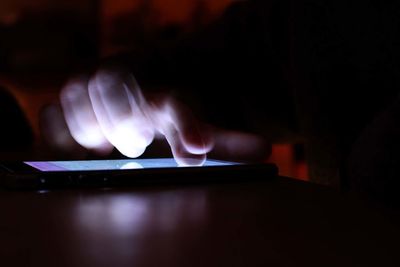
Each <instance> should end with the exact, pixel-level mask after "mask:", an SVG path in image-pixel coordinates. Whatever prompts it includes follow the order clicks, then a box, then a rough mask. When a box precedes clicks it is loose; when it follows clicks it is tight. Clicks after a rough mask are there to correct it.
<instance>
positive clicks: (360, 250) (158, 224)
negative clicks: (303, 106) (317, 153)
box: [0, 177, 400, 267]
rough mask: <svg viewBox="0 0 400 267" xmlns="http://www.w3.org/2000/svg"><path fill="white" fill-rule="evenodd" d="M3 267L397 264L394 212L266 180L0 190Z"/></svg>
mask: <svg viewBox="0 0 400 267" xmlns="http://www.w3.org/2000/svg"><path fill="white" fill-rule="evenodd" d="M0 212H1V219H0V265H1V266H121V267H122V266H400V257H399V254H398V253H399V248H400V229H399V228H400V227H399V225H398V222H399V220H398V217H397V216H396V213H395V212H391V211H390V210H387V209H383V208H380V207H379V206H377V205H372V204H371V203H368V202H366V201H363V200H361V199H358V198H355V197H350V196H347V195H344V194H341V193H339V192H337V191H335V190H333V189H331V188H327V187H322V186H318V185H314V184H310V183H305V182H300V181H295V180H292V179H288V178H284V177H279V178H276V179H271V180H266V181H262V182H247V183H230V184H219V185H217V184H203V185H192V186H178V185H176V186H156V185H155V186H154V187H149V186H147V187H138V188H115V189H90V190H89V189H85V190H83V189H69V190H58V191H50V192H46V191H44V192H10V191H2V192H0Z"/></svg>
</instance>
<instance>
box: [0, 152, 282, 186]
mask: <svg viewBox="0 0 400 267" xmlns="http://www.w3.org/2000/svg"><path fill="white" fill-rule="evenodd" d="M212 160H215V161H220V162H229V161H221V160H218V159H212ZM0 167H2V169H3V170H2V171H1V173H0V178H1V184H2V185H3V186H4V187H6V188H13V189H55V188H66V187H114V186H133V185H150V184H153V185H154V184H165V183H167V184H178V183H179V184H182V183H183V184H194V183H204V182H227V181H238V180H243V181H245V180H247V181H250V180H254V179H265V178H271V177H275V176H277V175H278V168H277V166H276V165H275V164H272V163H240V164H238V165H224V166H201V167H200V166H191V167H184V168H181V167H178V168H174V167H165V168H164V167H163V168H144V169H125V170H82V171H40V170H38V169H35V168H34V167H32V166H30V165H27V164H25V163H23V162H22V161H21V162H3V163H0Z"/></svg>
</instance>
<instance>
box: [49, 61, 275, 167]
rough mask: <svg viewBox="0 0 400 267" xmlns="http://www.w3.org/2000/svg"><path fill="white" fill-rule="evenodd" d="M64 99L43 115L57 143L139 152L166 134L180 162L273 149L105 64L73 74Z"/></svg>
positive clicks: (248, 155)
mask: <svg viewBox="0 0 400 267" xmlns="http://www.w3.org/2000/svg"><path fill="white" fill-rule="evenodd" d="M60 104H61V109H57V108H56V107H54V106H53V107H50V108H48V109H47V110H45V111H44V113H43V115H42V125H43V127H42V129H43V132H44V135H45V136H47V139H48V140H54V141H55V145H56V146H58V147H63V146H64V147H65V145H67V146H69V147H70V148H71V147H73V145H72V142H71V138H68V136H70V137H72V138H73V139H74V140H75V141H76V142H77V143H79V144H80V145H81V146H82V147H84V148H86V149H89V150H92V151H95V152H97V153H99V154H107V153H110V152H111V151H112V150H113V148H114V147H115V148H116V149H118V150H119V151H120V152H121V153H122V154H123V155H125V156H127V157H132V158H136V157H138V156H140V155H142V154H143V152H144V151H145V150H146V148H147V147H148V146H149V145H150V144H151V143H152V142H153V140H154V139H156V138H165V139H166V141H167V142H168V144H169V145H170V148H171V151H172V155H173V157H174V158H175V160H176V161H177V163H178V164H179V165H201V164H202V163H203V162H204V160H205V159H206V155H207V153H209V152H213V153H215V154H219V155H220V156H221V157H225V158H240V157H241V158H246V159H247V158H248V159H250V158H254V157H260V156H261V155H263V156H265V154H268V153H269V149H268V148H269V146H268V145H267V144H266V143H265V142H264V141H263V140H262V139H261V138H258V137H256V136H254V135H250V134H245V133H240V132H233V131H226V130H222V129H217V128H215V127H211V126H210V125H207V124H205V123H203V122H200V121H199V120H198V119H197V118H196V117H195V116H194V115H193V114H192V112H191V111H190V109H189V108H187V107H186V106H185V105H184V104H182V103H180V102H179V101H177V100H176V99H174V98H172V97H171V96H169V95H166V94H158V95H146V96H145V95H144V94H143V92H142V90H141V89H140V87H139V85H138V83H137V82H136V80H135V78H134V76H133V75H132V74H131V73H129V72H127V71H123V70H120V69H100V70H98V71H97V72H96V73H95V74H94V75H93V76H92V77H88V76H80V77H75V78H73V79H71V80H69V81H68V82H67V84H66V85H65V86H64V88H63V89H62V91H61V94H60ZM61 111H62V112H63V114H62V113H61ZM63 117H64V118H65V123H63ZM55 125H56V126H55ZM57 125H58V126H57ZM63 125H64V126H63ZM60 136H63V138H60ZM64 144H65V145H64Z"/></svg>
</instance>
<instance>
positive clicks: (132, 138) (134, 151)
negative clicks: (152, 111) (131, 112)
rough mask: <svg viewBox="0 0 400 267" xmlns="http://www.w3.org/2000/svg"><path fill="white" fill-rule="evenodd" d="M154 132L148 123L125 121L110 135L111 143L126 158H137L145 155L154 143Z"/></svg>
mask: <svg viewBox="0 0 400 267" xmlns="http://www.w3.org/2000/svg"><path fill="white" fill-rule="evenodd" d="M153 138H154V132H153V131H152V129H151V128H149V127H148V125H147V124H146V123H133V121H132V120H125V121H122V122H120V123H118V125H116V126H115V127H114V128H113V129H112V130H111V131H110V132H109V133H108V139H109V141H110V142H111V143H112V144H113V145H114V146H115V147H116V148H117V149H118V150H119V151H120V152H121V153H122V154H124V155H125V156H127V157H131V158H136V157H139V156H140V155H142V154H143V152H144V151H145V149H146V148H147V146H148V145H149V144H150V143H151V142H152V141H153Z"/></svg>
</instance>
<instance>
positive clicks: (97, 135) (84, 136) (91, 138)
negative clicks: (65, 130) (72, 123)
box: [70, 127, 107, 149]
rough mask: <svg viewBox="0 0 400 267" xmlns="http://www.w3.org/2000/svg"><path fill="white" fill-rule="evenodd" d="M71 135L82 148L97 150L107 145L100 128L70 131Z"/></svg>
mask: <svg viewBox="0 0 400 267" xmlns="http://www.w3.org/2000/svg"><path fill="white" fill-rule="evenodd" d="M70 130H71V135H72V136H73V137H74V139H75V140H76V142H78V143H79V144H80V145H81V146H83V147H86V148H88V149H96V148H100V147H102V146H104V145H105V144H107V140H106V139H105V137H104V135H103V133H102V132H101V130H100V129H99V128H98V127H86V128H85V129H84V130H81V129H70Z"/></svg>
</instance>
